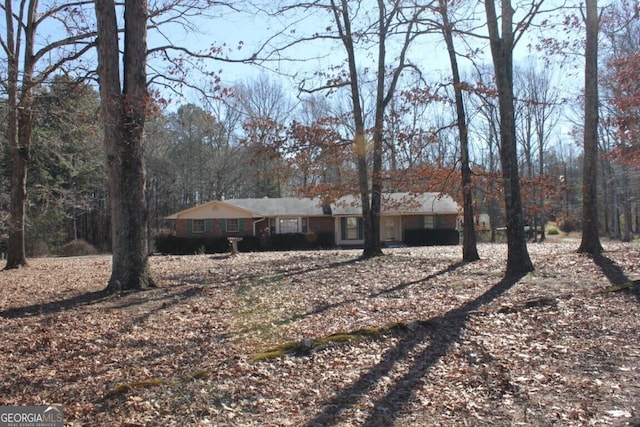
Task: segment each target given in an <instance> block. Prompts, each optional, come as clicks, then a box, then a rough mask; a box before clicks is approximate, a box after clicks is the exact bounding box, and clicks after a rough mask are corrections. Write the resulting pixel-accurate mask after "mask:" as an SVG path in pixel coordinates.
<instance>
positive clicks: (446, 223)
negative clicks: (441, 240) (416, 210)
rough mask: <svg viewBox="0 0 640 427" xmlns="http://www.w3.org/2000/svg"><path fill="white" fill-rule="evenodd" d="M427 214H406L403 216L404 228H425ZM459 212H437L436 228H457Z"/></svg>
mask: <svg viewBox="0 0 640 427" xmlns="http://www.w3.org/2000/svg"><path fill="white" fill-rule="evenodd" d="M424 217H425V215H404V216H403V217H402V228H403V229H405V230H411V229H415V228H424ZM457 218H458V214H436V220H435V224H434V225H435V228H437V229H451V230H454V229H455V228H456V221H457Z"/></svg>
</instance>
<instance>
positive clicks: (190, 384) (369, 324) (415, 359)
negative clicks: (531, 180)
mask: <svg viewBox="0 0 640 427" xmlns="http://www.w3.org/2000/svg"><path fill="white" fill-rule="evenodd" d="M578 243H579V242H578V241H575V240H556V241H548V242H545V243H541V244H540V243H532V244H530V245H529V250H530V253H531V256H532V259H533V261H534V264H535V266H536V271H535V272H534V273H531V274H529V275H527V276H525V277H523V278H521V279H519V280H503V279H502V276H503V268H504V265H505V264H506V260H505V256H506V246H505V245H501V244H496V245H491V244H482V245H480V246H479V251H480V255H481V257H482V260H481V261H479V262H476V263H472V264H461V263H459V260H460V257H461V249H460V247H456V246H447V247H424V248H397V249H388V250H386V251H385V253H386V256H384V257H381V258H376V259H370V260H359V259H358V256H359V255H360V251H350V250H344V251H341V250H340V251H339V250H333V251H323V252H281V253H276V252H270V253H241V254H238V255H236V256H226V255H225V256H211V255H197V256H165V257H152V258H151V259H150V264H151V268H152V271H153V272H154V275H155V277H156V278H157V279H158V281H159V283H160V285H161V286H160V287H159V288H157V289H154V290H151V291H147V292H141V293H135V294H129V295H125V296H106V295H104V294H103V293H102V292H101V290H102V289H103V288H104V287H105V283H106V281H107V279H108V277H109V269H110V258H109V257H108V256H92V257H77V258H50V259H34V260H31V261H30V266H29V267H28V268H24V269H21V270H15V271H5V272H2V273H0V342H2V347H1V350H0V378H2V381H1V383H0V405H39V404H50V403H62V404H63V405H64V416H65V421H66V424H68V425H83V426H84V425H86V426H184V425H194V426H207V425H212V426H213V425H215V426H309V427H312V426H464V425H470V426H514V425H523V426H549V425H558V426H583V425H584V426H588V425H596V426H609V425H611V426H627V425H640V386H639V384H640V340H639V337H640V333H639V332H638V331H639V330H640V315H638V308H639V304H640V296H639V294H640V292H639V289H638V288H639V286H638V282H637V280H638V279H640V247H639V246H638V244H637V243H631V244H622V243H615V242H608V241H605V242H604V245H605V248H606V249H607V251H606V252H605V254H604V257H602V258H598V259H592V258H591V257H589V256H586V255H581V254H577V253H575V249H576V248H577V247H578ZM634 281H635V282H634ZM613 285H622V286H618V287H613Z"/></svg>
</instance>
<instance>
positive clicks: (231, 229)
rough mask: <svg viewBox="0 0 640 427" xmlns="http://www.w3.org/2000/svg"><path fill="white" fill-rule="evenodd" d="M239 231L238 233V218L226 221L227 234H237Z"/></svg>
mask: <svg viewBox="0 0 640 427" xmlns="http://www.w3.org/2000/svg"><path fill="white" fill-rule="evenodd" d="M239 231H240V221H239V220H238V218H229V219H227V232H228V233H237V232H239Z"/></svg>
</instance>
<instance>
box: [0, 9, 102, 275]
mask: <svg viewBox="0 0 640 427" xmlns="http://www.w3.org/2000/svg"><path fill="white" fill-rule="evenodd" d="M89 3H90V2H84V1H80V2H77V3H76V4H74V7H68V6H66V5H64V4H63V5H58V4H55V3H54V4H52V5H51V6H50V7H49V8H47V9H45V8H41V7H40V4H39V2H38V0H28V1H22V2H14V1H13V0H5V1H4V2H3V3H2V4H1V5H0V8H2V10H3V11H4V14H5V26H4V27H5V28H4V30H5V33H4V34H2V35H0V47H1V49H0V58H1V59H3V60H5V61H6V74H4V75H3V76H2V77H1V79H0V84H1V85H2V87H3V89H4V91H5V92H6V94H7V126H6V131H5V134H6V140H7V147H8V151H9V158H10V161H11V206H10V219H9V225H8V229H9V230H8V235H9V241H8V250H7V264H6V266H5V269H12V268H18V267H20V266H23V265H26V264H27V260H26V255H25V202H26V197H27V188H26V182H27V171H28V165H29V162H30V155H31V138H32V134H33V122H34V114H35V112H34V109H33V103H34V90H35V89H36V88H37V87H38V86H39V85H40V84H42V83H43V82H45V81H46V80H47V78H48V77H49V76H50V75H51V74H52V73H54V72H55V71H57V70H65V71H66V72H69V70H68V69H66V67H67V65H68V64H69V63H70V62H74V61H75V60H77V59H78V58H80V57H82V56H83V55H84V54H85V53H86V52H87V51H89V50H90V49H91V48H92V43H91V41H90V39H91V37H93V36H94V35H93V34H92V33H91V32H89V31H88V30H87V28H85V27H84V25H82V24H79V25H76V24H77V23H79V22H85V21H84V18H85V17H84V11H85V6H86V5H87V4H89ZM61 25H62V27H61ZM52 30H53V31H52ZM47 31H49V32H51V33H48V32H47ZM61 34H62V37H60V35H61Z"/></svg>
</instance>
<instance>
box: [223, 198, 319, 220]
mask: <svg viewBox="0 0 640 427" xmlns="http://www.w3.org/2000/svg"><path fill="white" fill-rule="evenodd" d="M225 203H228V204H230V205H233V206H237V207H239V208H242V209H245V210H247V211H251V212H253V213H254V214H255V215H256V216H284V215H290V216H323V215H326V214H325V213H323V210H322V201H321V200H320V199H319V198H314V199H308V198H293V197H284V198H275V199H272V198H267V197H265V198H263V199H229V200H225Z"/></svg>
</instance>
